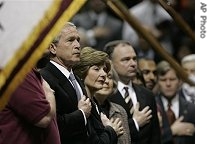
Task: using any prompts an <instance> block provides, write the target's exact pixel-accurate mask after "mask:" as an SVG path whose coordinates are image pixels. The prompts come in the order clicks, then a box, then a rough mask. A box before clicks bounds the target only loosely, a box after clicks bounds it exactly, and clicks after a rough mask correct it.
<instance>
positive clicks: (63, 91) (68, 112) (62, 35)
mask: <svg viewBox="0 0 210 144" xmlns="http://www.w3.org/2000/svg"><path fill="white" fill-rule="evenodd" d="M79 41H80V36H79V34H78V31H77V28H76V26H75V25H74V24H73V23H70V22H67V23H65V24H64V26H63V27H62V29H61V31H60V32H59V33H58V34H57V36H55V38H54V39H53V41H52V43H51V44H50V46H49V54H50V55H49V58H50V60H49V62H48V63H47V64H46V66H45V67H44V68H42V69H41V70H40V73H41V75H42V76H43V78H44V79H45V80H46V81H47V82H48V83H49V85H50V87H51V88H52V89H53V90H54V91H55V99H56V111H57V123H58V127H59V132H60V138H61V143H62V144H69V143H74V144H85V143H87V139H88V138H89V130H88V128H89V126H88V125H89V122H88V117H89V116H90V113H91V107H92V106H91V102H90V99H89V98H88V97H87V95H86V91H85V88H84V87H83V85H82V83H81V81H80V79H79V78H78V77H77V76H76V75H74V73H73V71H72V67H73V66H74V65H75V64H76V63H78V62H79V61H80V43H79Z"/></svg>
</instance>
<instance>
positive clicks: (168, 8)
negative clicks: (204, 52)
mask: <svg viewBox="0 0 210 144" xmlns="http://www.w3.org/2000/svg"><path fill="white" fill-rule="evenodd" d="M159 3H160V5H161V6H162V7H163V8H164V9H165V10H166V11H167V12H168V13H169V14H170V16H171V17H172V18H173V20H174V21H175V22H176V23H177V25H179V27H180V28H181V29H182V30H183V31H184V32H185V33H186V34H187V35H188V36H189V37H190V38H191V39H192V40H193V41H195V34H194V32H193V31H192V29H191V28H190V26H189V25H188V24H187V23H186V22H185V20H184V19H183V18H182V17H181V16H180V15H179V14H178V13H177V12H176V11H175V10H174V9H173V8H172V7H171V6H170V5H167V4H166V2H164V1H163V0H159Z"/></svg>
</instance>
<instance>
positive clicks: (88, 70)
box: [73, 47, 124, 144]
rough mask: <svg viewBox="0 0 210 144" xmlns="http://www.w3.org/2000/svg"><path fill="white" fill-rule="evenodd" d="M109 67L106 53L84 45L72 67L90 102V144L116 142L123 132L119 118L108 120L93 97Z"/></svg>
mask: <svg viewBox="0 0 210 144" xmlns="http://www.w3.org/2000/svg"><path fill="white" fill-rule="evenodd" d="M110 69H111V64H110V61H109V58H108V55H107V54H106V53H105V52H103V51H98V50H95V49H93V48H91V47H84V48H83V49H82V50H81V56H80V62H79V63H78V64H77V65H76V66H75V67H74V68H73V70H74V73H75V74H77V75H78V76H79V77H80V78H81V80H82V81H83V83H84V85H85V89H86V91H87V96H88V97H89V98H90V100H91V103H92V110H91V115H90V116H89V118H88V119H89V122H90V128H89V130H90V131H89V135H90V136H89V141H88V143H90V144H100V143H103V144H116V143H117V141H118V136H119V135H122V134H123V132H124V131H123V127H122V122H121V120H120V119H113V120H112V121H111V120H109V119H108V118H107V117H106V115H105V114H103V113H102V111H101V109H100V107H99V106H98V104H97V101H96V100H95V99H94V95H95V93H96V92H97V91H98V90H100V89H102V88H103V85H104V82H105V80H106V76H107V73H108V72H109V71H110Z"/></svg>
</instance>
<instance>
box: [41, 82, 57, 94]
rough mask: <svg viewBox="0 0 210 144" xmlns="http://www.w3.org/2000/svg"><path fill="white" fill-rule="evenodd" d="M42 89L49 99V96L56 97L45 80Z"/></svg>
mask: <svg viewBox="0 0 210 144" xmlns="http://www.w3.org/2000/svg"><path fill="white" fill-rule="evenodd" d="M42 88H43V90H44V92H45V96H46V97H47V96H48V95H50V96H52V95H53V96H54V92H55V91H54V90H53V89H51V88H50V85H49V84H48V83H47V82H46V81H45V80H44V79H43V82H42Z"/></svg>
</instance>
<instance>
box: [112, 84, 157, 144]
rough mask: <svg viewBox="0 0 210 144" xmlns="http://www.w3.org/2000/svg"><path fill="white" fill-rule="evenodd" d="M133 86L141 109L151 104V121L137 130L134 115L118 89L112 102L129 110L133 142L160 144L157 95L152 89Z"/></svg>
mask: <svg viewBox="0 0 210 144" xmlns="http://www.w3.org/2000/svg"><path fill="white" fill-rule="evenodd" d="M133 88H134V90H135V92H136V97H137V101H138V102H139V103H140V110H142V109H143V108H145V107H146V106H149V107H150V109H151V110H152V118H151V121H150V122H149V123H148V124H146V125H145V126H143V127H140V128H139V131H137V129H136V126H135V124H134V121H133V119H132V115H131V114H130V112H129V108H128V105H127V104H126V103H125V101H124V98H123V97H122V95H121V94H120V92H119V91H118V92H117V93H116V94H115V95H113V96H111V97H110V100H111V101H112V102H115V103H117V104H120V105H121V106H122V107H124V109H125V110H126V112H127V115H128V122H129V128H130V134H131V141H132V144H160V127H159V122H158V117H157V108H156V103H155V97H154V95H153V93H152V92H151V91H150V90H147V89H146V88H144V87H142V86H137V85H135V84H133Z"/></svg>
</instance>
